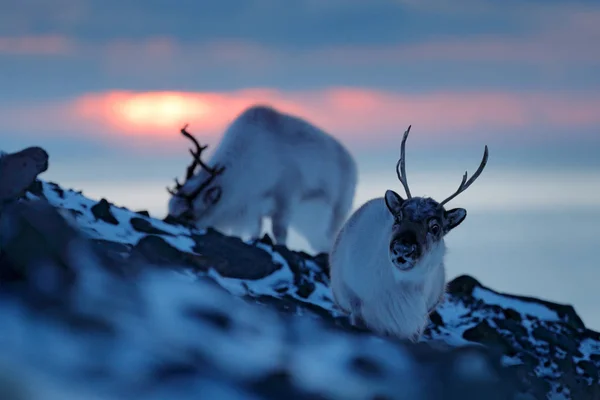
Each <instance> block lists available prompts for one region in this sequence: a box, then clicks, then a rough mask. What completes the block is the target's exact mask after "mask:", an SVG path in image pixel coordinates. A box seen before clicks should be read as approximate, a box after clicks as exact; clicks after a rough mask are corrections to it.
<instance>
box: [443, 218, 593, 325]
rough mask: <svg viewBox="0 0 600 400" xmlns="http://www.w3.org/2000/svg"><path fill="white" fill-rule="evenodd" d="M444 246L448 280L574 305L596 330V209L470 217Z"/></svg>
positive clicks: (450, 236)
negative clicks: (467, 279) (470, 280)
mask: <svg viewBox="0 0 600 400" xmlns="http://www.w3.org/2000/svg"><path fill="white" fill-rule="evenodd" d="M447 244H448V247H449V254H448V257H447V268H448V273H449V275H450V277H454V276H457V275H460V274H465V273H466V274H471V275H473V276H475V277H476V278H478V279H479V280H480V281H481V282H482V283H483V284H485V285H487V286H490V287H492V288H493V289H495V290H498V291H506V292H509V293H514V294H522V295H528V296H535V297H541V298H544V299H546V300H550V301H555V302H561V303H568V304H572V305H573V306H574V307H575V309H576V311H577V312H578V314H579V315H580V316H581V317H582V318H583V320H584V322H585V323H586V325H587V326H588V327H589V328H591V329H594V330H600V310H599V305H600V290H599V286H600V262H599V260H598V254H599V253H598V250H599V249H600V207H599V208H595V209H581V210H569V209H568V208H566V207H565V208H563V209H555V210H544V211H530V210H529V211H493V212H490V211H485V212H471V213H469V216H468V217H467V219H466V220H465V222H464V223H463V225H461V226H460V227H459V228H457V229H456V231H455V232H452V233H451V234H449V235H448V237H447Z"/></svg>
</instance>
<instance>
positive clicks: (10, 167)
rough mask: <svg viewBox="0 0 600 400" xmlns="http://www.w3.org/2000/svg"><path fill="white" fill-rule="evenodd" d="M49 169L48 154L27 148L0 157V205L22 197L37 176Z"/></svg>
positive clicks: (39, 149) (40, 150) (34, 148)
mask: <svg viewBox="0 0 600 400" xmlns="http://www.w3.org/2000/svg"><path fill="white" fill-rule="evenodd" d="M47 169H48V153H47V152H46V151H45V150H44V149H42V148H41V147H37V146H35V147H27V148H25V149H23V150H21V151H17V152H14V153H5V154H3V155H2V157H0V204H1V203H4V202H7V201H13V200H16V199H18V198H20V197H22V196H23V195H24V194H25V192H26V191H27V189H28V188H29V187H30V186H31V184H32V183H33V182H35V180H36V178H37V176H38V175H39V174H41V173H43V172H45V171H46V170H47Z"/></svg>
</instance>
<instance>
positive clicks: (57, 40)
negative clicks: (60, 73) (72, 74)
mask: <svg viewBox="0 0 600 400" xmlns="http://www.w3.org/2000/svg"><path fill="white" fill-rule="evenodd" d="M73 50H74V42H73V41H72V40H70V39H69V38H66V37H64V36H59V35H49V36H15V37H0V54H12V55H31V54H37V55H66V54H69V53H71V52H72V51H73Z"/></svg>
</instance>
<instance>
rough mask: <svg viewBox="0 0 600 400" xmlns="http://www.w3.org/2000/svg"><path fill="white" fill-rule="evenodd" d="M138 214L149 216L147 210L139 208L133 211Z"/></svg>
mask: <svg viewBox="0 0 600 400" xmlns="http://www.w3.org/2000/svg"><path fill="white" fill-rule="evenodd" d="M135 213H136V214H138V215H141V216H144V217H150V213H149V212H148V211H147V210H139V211H136V212H135Z"/></svg>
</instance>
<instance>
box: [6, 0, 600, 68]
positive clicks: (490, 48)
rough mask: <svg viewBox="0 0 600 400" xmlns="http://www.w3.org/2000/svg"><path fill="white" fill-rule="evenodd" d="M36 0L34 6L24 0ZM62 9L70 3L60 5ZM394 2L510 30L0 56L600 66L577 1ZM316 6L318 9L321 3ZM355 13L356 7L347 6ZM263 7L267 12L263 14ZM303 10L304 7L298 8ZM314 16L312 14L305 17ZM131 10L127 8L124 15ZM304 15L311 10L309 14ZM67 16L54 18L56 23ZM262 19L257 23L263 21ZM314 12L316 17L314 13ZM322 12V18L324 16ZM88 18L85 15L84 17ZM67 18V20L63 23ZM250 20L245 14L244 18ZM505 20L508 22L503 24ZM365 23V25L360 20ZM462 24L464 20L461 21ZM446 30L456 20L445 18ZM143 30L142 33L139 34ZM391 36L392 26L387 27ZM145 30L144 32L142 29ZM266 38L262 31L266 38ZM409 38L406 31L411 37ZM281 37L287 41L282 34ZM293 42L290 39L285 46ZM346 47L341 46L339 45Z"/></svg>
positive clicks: (48, 49) (171, 43)
mask: <svg viewBox="0 0 600 400" xmlns="http://www.w3.org/2000/svg"><path fill="white" fill-rule="evenodd" d="M30 1H34V0H30ZM61 1H62V2H63V3H65V4H68V2H69V1H72V0H61ZM265 1H267V0H263V1H262V2H259V3H257V4H256V5H255V6H254V7H253V8H251V9H250V10H254V11H255V12H258V11H259V10H263V12H262V14H264V12H266V11H265V7H266V5H269V3H268V1H267V2H266V3H265ZM398 3H399V4H403V5H409V6H410V7H411V8H412V7H416V8H421V7H424V8H425V9H427V10H444V12H446V11H448V12H451V13H453V14H460V15H461V16H462V18H465V19H466V21H470V20H472V19H473V18H475V17H476V16H477V15H480V14H482V13H486V14H490V15H496V14H498V18H500V19H501V20H503V21H504V22H505V23H507V24H508V26H507V27H506V28H505V29H502V30H501V31H498V30H489V31H488V30H485V29H482V30H481V32H479V33H466V34H456V33H454V34H452V33H451V31H452V30H451V29H450V30H449V32H448V33H446V34H444V31H443V30H442V31H439V32H437V33H436V34H431V35H427V36H425V37H420V36H419V35H417V36H414V34H412V36H411V35H408V36H407V35H405V34H404V33H403V34H402V36H400V35H394V36H396V37H398V38H400V39H397V40H396V41H391V40H389V38H382V39H386V40H375V41H367V42H363V43H362V44H356V45H343V44H340V43H342V42H340V41H339V40H334V42H335V44H331V43H330V41H331V40H333V38H334V37H335V38H337V34H335V33H332V32H331V31H328V32H325V33H324V35H323V40H321V43H319V44H316V43H313V44H311V45H308V46H300V47H295V46H291V45H290V46H288V45H286V44H285V41H284V42H283V43H282V42H277V43H274V42H273V41H272V40H271V39H270V38H269V37H267V36H266V35H265V37H264V38H263V39H262V40H261V39H260V38H258V37H254V38H253V39H254V40H246V39H242V38H243V37H245V36H244V35H235V34H233V33H232V34H231V35H220V36H218V35H217V36H215V35H214V34H207V35H195V36H196V37H198V36H202V37H204V38H205V39H203V40H200V41H198V40H194V39H190V38H187V37H186V36H185V35H184V34H183V33H182V32H178V31H176V30H173V29H170V30H165V31H164V32H160V30H157V29H150V28H148V33H147V34H146V35H139V34H138V35H136V36H135V37H133V36H132V37H126V36H123V37H115V36H114V35H111V36H110V37H105V38H101V39H94V40H86V39H85V38H84V37H81V36H76V35H71V36H70V35H69V34H66V33H65V34H62V35H54V36H43V35H42V36H31V35H25V36H22V37H21V36H18V35H12V36H1V35H0V54H1V53H12V54H29V53H33V52H37V53H39V54H57V53H60V54H63V55H71V56H77V57H83V58H87V59H92V60H94V62H98V63H100V64H102V65H104V66H105V67H106V68H107V70H109V71H110V72H114V73H119V72H125V73H126V72H128V71H131V72H135V73H137V72H138V71H140V70H142V71H143V70H153V69H169V70H171V71H180V70H197V68H201V69H202V68H207V67H220V66H233V67H235V68H237V69H238V70H240V71H245V70H248V69H249V68H251V69H252V68H253V69H255V70H265V69H266V70H276V69H282V70H287V69H289V68H290V67H299V68H303V67H308V66H310V67H315V66H321V67H323V66H326V65H335V66H339V67H344V68H349V67H352V66H369V65H397V66H404V65H410V64H416V63H422V62H431V61H434V62H436V61H439V62H453V63H456V62H458V63H465V62H492V63H502V64H504V63H529V64H532V63H533V64H536V65H540V66H542V67H547V66H548V63H555V64H561V65H575V66H577V65H581V63H587V64H592V65H599V64H600V52H598V51H594V50H595V48H596V47H597V43H598V42H599V41H600V8H599V7H597V6H593V5H585V4H582V3H576V4H570V5H564V4H558V5H556V4H539V3H537V4H536V3H532V2H529V1H528V2H519V3H514V4H513V5H514V7H508V8H507V7H506V6H505V5H502V6H498V5H495V3H493V2H490V1H484V0H471V1H470V4H471V5H472V6H471V7H460V9H458V8H456V7H453V6H452V7H450V9H448V8H447V7H449V5H450V4H451V3H450V2H448V1H446V0H431V1H425V2H423V3H421V2H415V1H413V0H398ZM302 4H303V5H304V7H305V8H306V10H308V11H307V12H308V15H306V16H305V17H306V18H309V19H310V18H316V17H315V15H313V14H314V9H317V10H321V9H326V10H328V11H327V12H328V13H329V14H331V17H334V16H335V13H334V11H335V10H336V9H340V4H341V3H340V2H333V3H331V4H329V3H328V5H327V7H325V6H316V5H315V4H316V3H314V1H313V0H310V1H309V0H304V2H303V3H302ZM319 4H320V3H319ZM352 4H353V7H357V6H358V4H359V3H357V2H353V3H352ZM266 9H267V10H268V9H269V8H268V7H267V8H266ZM303 9H304V8H303ZM311 10H313V11H311ZM130 11H131V10H130ZM309 11H310V12H309ZM63 14H65V12H63V13H59V14H57V16H56V18H59V16H61V15H63ZM80 14H83V11H80V12H78V13H74V16H71V15H70V14H68V13H67V14H65V15H66V16H62V17H61V18H65V19H66V21H71V20H72V19H74V18H75V16H76V15H80ZM262 14H260V15H261V16H262V17H264V15H262ZM317 14H318V13H317ZM329 14H328V15H329ZM86 15H87V14H86ZM67 17H68V18H67ZM250 17H252V18H254V17H256V15H254V14H250V15H249V16H248V18H250ZM507 21H508V22H507ZM364 22H365V23H368V21H364ZM463 22H464V21H463ZM447 23H448V26H455V25H457V24H459V23H461V21H457V20H454V19H452V18H450V19H449V20H448V21H447ZM140 29H142V28H140ZM390 29H391V31H392V32H395V29H398V28H397V27H390ZM142 31H143V29H142ZM266 33H267V32H265V34H266ZM409 33H411V32H409ZM281 36H282V37H285V35H281ZM293 42H294V41H293V40H292V38H290V40H289V43H290V44H292V43H293ZM345 42H347V41H345Z"/></svg>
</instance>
